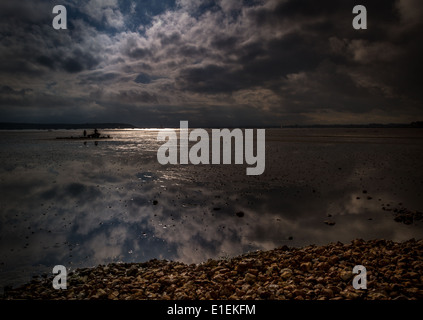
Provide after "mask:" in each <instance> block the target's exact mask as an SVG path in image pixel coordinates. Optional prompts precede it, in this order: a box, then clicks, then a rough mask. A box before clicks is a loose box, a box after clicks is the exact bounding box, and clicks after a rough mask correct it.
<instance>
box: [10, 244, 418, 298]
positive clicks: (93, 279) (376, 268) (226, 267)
mask: <svg viewBox="0 0 423 320" xmlns="http://www.w3.org/2000/svg"><path fill="white" fill-rule="evenodd" d="M422 253H423V240H415V239H411V240H408V241H405V242H401V243H398V242H392V241H386V240H369V241H364V240H361V239H356V240H353V241H352V242H351V243H349V244H342V243H340V242H338V243H331V244H328V245H325V246H315V245H310V246H306V247H302V248H289V247H287V246H283V247H280V248H277V249H274V250H270V251H257V252H250V253H248V254H244V255H241V256H238V257H234V258H231V259H223V260H208V261H206V262H204V263H201V264H191V265H187V264H183V263H181V262H175V261H166V260H156V259H153V260H150V261H148V262H144V263H119V264H109V265H99V266H97V267H94V268H82V269H77V270H75V271H74V272H72V273H70V274H69V275H68V278H67V289H66V290H56V289H54V288H53V287H52V280H53V276H52V277H50V278H47V279H38V278H37V279H34V280H32V281H31V282H30V283H28V284H26V285H23V286H21V287H19V288H15V289H9V290H7V291H6V292H5V294H4V297H3V299H12V300H13V299H55V300H56V299H58V300H70V299H72V300H74V299H76V300H82V299H89V300H91V299H111V300H140V299H141V300H143V299H149V300H150V299H159V300H184V299H187V300H193V299H207V300H210V299H221V300H227V299H229V300H232V299H234V300H245V299H253V300H256V299H272V300H279V299H281V300H285V299H288V300H291V299H295V300H352V299H365V300H398V299H406V300H410V299H411V300H415V299H422V298H423V257H422ZM355 265H363V266H365V267H366V270H367V289H354V288H353V285H352V283H353V279H354V277H355V276H356V274H353V273H352V270H353V268H354V266H355Z"/></svg>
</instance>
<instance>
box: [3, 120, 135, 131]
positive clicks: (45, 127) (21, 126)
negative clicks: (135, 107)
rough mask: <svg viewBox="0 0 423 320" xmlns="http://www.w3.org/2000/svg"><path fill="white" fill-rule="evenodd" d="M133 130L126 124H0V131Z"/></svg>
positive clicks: (130, 125) (131, 126) (132, 126)
mask: <svg viewBox="0 0 423 320" xmlns="http://www.w3.org/2000/svg"><path fill="white" fill-rule="evenodd" d="M94 128H97V129H133V128H137V127H136V126H134V125H132V124H128V123H81V124H75V123H15V122H0V130H59V129H65V130H66V129H67V130H70V129H94Z"/></svg>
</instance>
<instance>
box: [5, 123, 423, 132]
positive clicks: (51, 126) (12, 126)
mask: <svg viewBox="0 0 423 320" xmlns="http://www.w3.org/2000/svg"><path fill="white" fill-rule="evenodd" d="M160 127H162V128H163V126H160ZM93 128H97V129H151V128H155V129H156V128H159V126H150V127H148V126H135V125H133V124H128V123H108V122H106V123H79V124H77V123H18V122H0V130H71V129H93ZM165 128H177V127H176V126H175V127H173V126H165ZM193 128H196V127H195V126H194V127H193ZM204 128H266V129H297V128H298V129H319V128H340V129H342V128H344V129H355V128H357V129H358V128H377V129H378V128H423V121H416V122H412V123H387V124H381V123H369V124H312V125H296V124H295V125H267V126H260V125H257V126H252V125H246V126H242V125H240V126H207V127H204Z"/></svg>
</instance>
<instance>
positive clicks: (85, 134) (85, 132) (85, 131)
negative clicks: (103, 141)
mask: <svg viewBox="0 0 423 320" xmlns="http://www.w3.org/2000/svg"><path fill="white" fill-rule="evenodd" d="M86 136H87V130H84V138H85V137H86Z"/></svg>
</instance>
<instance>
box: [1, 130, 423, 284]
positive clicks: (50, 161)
mask: <svg viewBox="0 0 423 320" xmlns="http://www.w3.org/2000/svg"><path fill="white" fill-rule="evenodd" d="M157 132H158V131H157V130H104V132H103V133H104V134H106V135H107V134H110V135H111V136H112V137H113V139H112V140H104V141H99V143H98V145H97V146H95V145H94V143H93V142H92V141H89V142H88V143H87V145H84V144H83V142H82V141H79V140H75V141H73V140H56V139H55V137H57V136H71V135H74V136H78V135H80V134H81V133H80V132H79V131H72V130H58V131H52V132H47V131H2V132H0V163H1V168H0V182H1V193H0V287H4V286H5V285H13V286H16V285H18V284H21V283H23V282H27V281H28V280H30V279H31V276H33V275H39V274H42V273H47V274H51V271H52V269H53V267H54V265H57V264H62V265H65V266H66V267H67V268H69V269H70V270H73V269H75V268H78V267H87V266H88V267H89V266H95V265H98V264H106V263H109V262H142V261H146V260H149V259H152V258H158V259H167V260H179V261H183V262H186V263H198V262H201V261H204V260H207V259H208V258H224V257H231V256H234V255H238V254H241V253H244V252H248V251H250V250H257V249H272V248H274V247H277V246H281V245H289V246H303V245H308V244H316V245H320V244H327V243H329V242H336V241H341V242H349V241H350V240H352V239H354V238H363V239H374V238H384V239H390V240H394V241H403V240H407V239H410V238H413V237H414V238H422V235H423V221H420V222H416V223H414V224H412V225H404V224H401V223H398V222H395V221H394V220H393V214H392V212H389V211H385V210H382V207H385V208H401V207H406V208H408V209H410V210H419V211H421V210H422V209H423V200H422V199H423V197H422V191H423V170H422V165H421V164H422V163H423V152H422V151H423V150H422V149H423V130H419V129H268V130H266V169H265V172H264V173H263V174H262V175H260V176H247V175H246V172H245V168H246V165H165V166H162V165H160V164H159V163H158V162H157V157H156V153H157V150H158V148H159V146H160V145H161V144H162V143H163V142H157V141H156V137H157ZM363 191H365V193H363ZM240 212H242V213H243V214H240ZM237 213H238V215H237ZM327 220H329V221H331V222H335V225H333V226H330V225H327V224H325V223H324V221H327Z"/></svg>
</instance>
